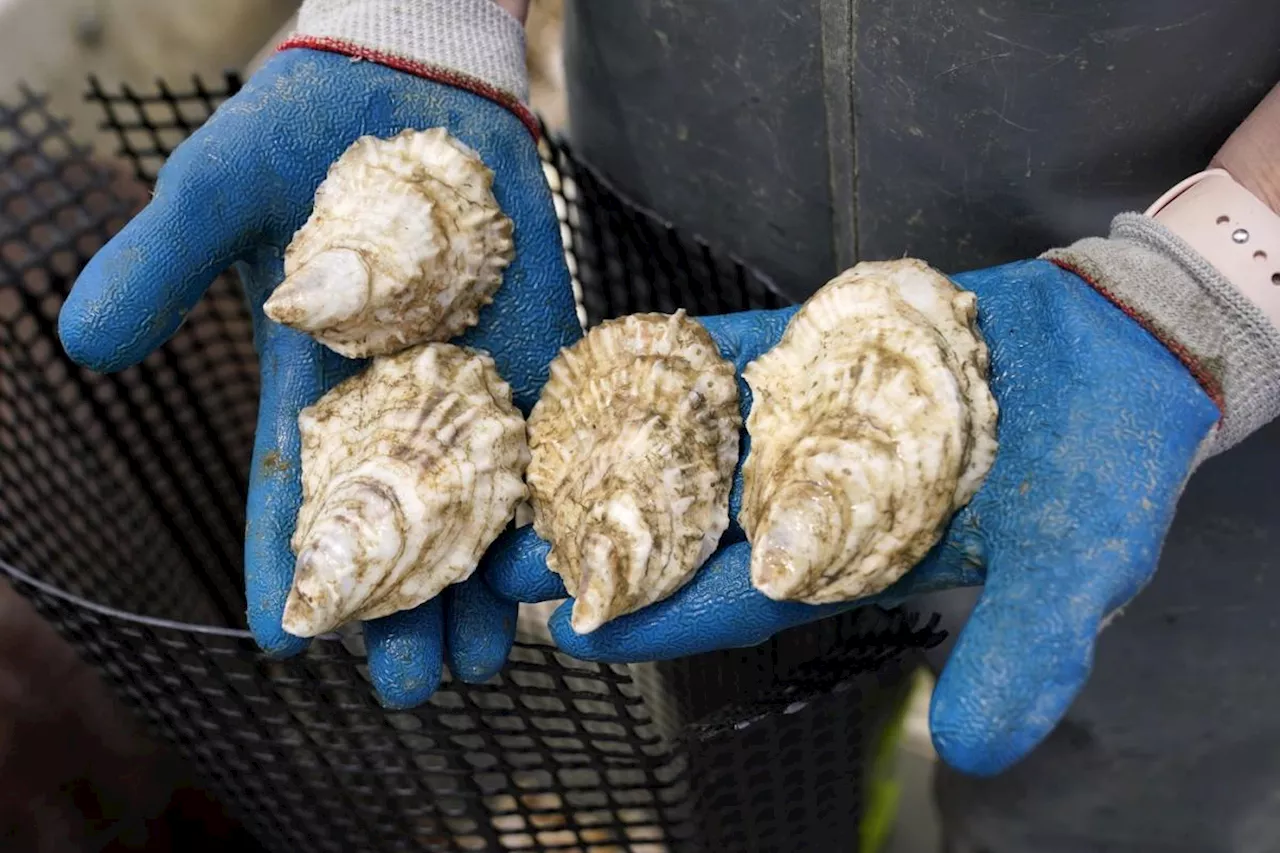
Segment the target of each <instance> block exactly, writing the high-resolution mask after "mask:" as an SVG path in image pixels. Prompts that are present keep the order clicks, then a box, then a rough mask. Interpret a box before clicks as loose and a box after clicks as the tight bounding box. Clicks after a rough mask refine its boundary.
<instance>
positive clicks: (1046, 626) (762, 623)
mask: <svg viewBox="0 0 1280 853" xmlns="http://www.w3.org/2000/svg"><path fill="white" fill-rule="evenodd" d="M954 280H955V281H956V282H957V283H958V284H959V285H960V286H961V287H964V288H966V289H969V290H972V291H974V292H975V293H976V294H977V296H978V305H979V320H980V325H981V328H982V331H983V334H984V336H985V337H986V339H987V342H988V343H989V345H990V347H991V365H992V375H991V385H992V390H993V392H994V394H995V396H996V399H997V401H998V402H999V404H1000V424H999V439H1000V450H999V454H998V456H997V458H996V462H995V465H994V466H993V468H992V470H991V472H990V473H989V475H988V476H987V479H986V481H985V482H984V483H983V486H982V488H981V489H980V490H979V492H978V494H977V495H976V496H975V497H974V499H973V500H972V501H971V502H970V503H969V505H968V506H966V507H965V508H964V509H962V510H961V511H960V512H959V513H957V514H956V516H955V518H953V519H952V522H951V524H950V526H949V527H948V530H947V533H946V536H945V538H944V539H943V541H942V542H940V543H939V544H938V546H937V547H935V548H934V549H933V551H931V552H930V554H929V555H928V556H927V557H926V559H925V560H924V561H923V562H922V563H921V564H920V565H919V566H917V567H916V568H915V569H913V570H912V571H911V572H910V573H909V574H908V575H907V576H906V577H904V578H903V579H902V580H901V581H899V582H898V583H897V584H896V585H895V586H893V587H891V588H890V589H889V590H886V591H885V592H884V593H882V594H880V595H877V596H874V597H871V598H867V599H863V600H861V601H858V602H856V603H852V604H845V605H825V606H821V607H814V606H809V605H804V604H796V603H782V602H775V601H772V600H770V599H768V598H766V597H765V596H764V595H762V594H760V593H758V592H756V591H755V590H754V589H753V588H752V587H751V582H750V576H749V571H748V565H749V556H750V550H749V546H748V544H747V543H746V542H745V537H744V536H743V534H742V530H741V528H739V527H737V526H736V525H735V526H732V527H731V528H730V529H729V531H728V532H727V533H726V534H725V537H724V539H723V540H722V542H721V546H720V549H719V550H718V551H717V553H716V554H715V555H713V556H712V558H711V560H710V561H708V563H707V564H706V565H705V566H704V567H703V568H702V569H701V571H699V573H698V574H697V575H696V576H695V578H694V580H693V581H692V582H690V584H689V585H688V586H686V587H684V588H683V589H682V590H680V591H679V592H678V593H677V594H676V595H674V596H672V597H671V598H670V599H668V600H666V601H664V602H660V603H658V604H656V605H653V606H651V607H649V608H646V609H644V610H642V611H639V612H637V613H634V614H631V615H629V616H625V617H623V618H621V619H618V620H617V621H615V622H612V623H610V624H608V625H606V626H604V627H603V628H601V629H599V630H597V631H595V632H593V633H592V634H590V635H587V636H579V635H578V634H575V633H574V632H573V630H572V628H570V626H569V610H570V607H571V602H570V603H566V604H565V605H563V606H562V607H560V608H559V609H558V610H557V611H556V613H555V615H554V616H553V618H552V620H551V630H552V635H553V637H554V638H555V641H556V643H557V644H558V645H559V646H560V647H561V648H562V649H564V650H565V651H566V652H567V653H569V654H571V655H574V656H577V657H581V658H585V659H591V660H600V661H611V662H628V661H645V660H655V659H670V658H675V657H683V656H685V655H690V654H696V653H699V652H704V651H709V650H712V649H721V648H733V647H743V646H752V645H755V644H757V643H759V642H761V641H763V640H765V639H766V638H768V637H770V636H772V635H774V634H776V633H778V632H779V631H781V630H783V629H785V628H788V627H791V626H794V625H797V624H801V623H804V622H809V621H812V620H814V619H820V618H823V617H825V616H829V615H832V614H834V613H838V612H840V611H841V610H845V609H848V608H849V607H854V606H862V605H865V604H869V603H881V604H896V603H900V602H902V601H903V600H905V599H906V598H908V597H910V596H912V595H915V594H917V593H921V592H927V591H931V590H939V589H946V588H953V587H957V586H971V585H975V584H985V588H984V590H983V593H982V596H981V601H980V603H979V604H978V607H977V609H976V610H975V612H974V614H973V616H972V618H971V619H970V621H969V624H968V625H967V626H966V627H965V629H964V631H963V634H962V636H961V637H960V639H959V642H958V644H957V646H956V648H955V651H954V653H953V654H952V656H951V658H950V660H949V662H948V664H947V666H946V668H945V671H944V672H943V674H942V677H941V679H940V681H939V684H938V687H937V689H936V691H935V693H934V698H933V706H932V710H931V727H932V731H933V738H934V742H935V745H936V747H937V749H938V752H939V754H940V755H941V756H942V758H943V759H944V760H945V761H947V762H948V763H949V764H951V765H952V766H954V767H956V768H957V769H960V770H962V771H966V772H970V773H975V774H990V773H995V772H999V771H1000V770H1003V769H1004V768H1006V767H1008V766H1009V765H1011V764H1012V763H1014V762H1015V761H1016V760H1018V759H1019V758H1020V757H1022V756H1024V755H1026V754H1027V753H1028V752H1029V751H1030V750H1031V749H1032V748H1034V746H1035V745H1036V744H1037V743H1039V742H1040V741H1041V740H1042V739H1043V738H1044V736H1045V735H1047V734H1048V733H1049V731H1050V730H1051V729H1052V728H1053V727H1054V726H1055V725H1056V724H1057V722H1058V721H1059V720H1060V719H1061V718H1062V715H1063V714H1064V713H1065V711H1066V709H1067V707H1068V705H1069V704H1070V703H1071V701H1072V699H1073V698H1074V696H1075V695H1076V693H1077V692H1078V691H1079V689H1080V687H1081V686H1083V684H1084V681H1085V679H1086V678H1087V677H1088V673H1089V669H1090V665H1091V661H1092V655H1093V644H1094V640H1095V637H1096V636H1097V633H1098V631H1099V627H1100V624H1101V622H1102V620H1103V618H1104V617H1105V616H1107V615H1108V614H1110V613H1112V612H1113V611H1114V610H1115V609H1116V608H1118V607H1120V606H1122V605H1123V604H1125V603H1126V602H1128V601H1129V600H1130V599H1132V598H1133V597H1134V595H1136V594H1137V593H1138V591H1139V590H1140V589H1141V588H1142V586H1143V585H1144V584H1145V583H1146V582H1147V581H1148V580H1149V578H1150V577H1151V574H1152V573H1153V572H1154V571H1155V567H1156V562H1157V559H1158V557H1159V551H1160V545H1161V542H1162V540H1163V538H1164V535H1165V532H1166V531H1167V529H1168V527H1169V523H1170V521H1171V520H1172V518H1173V512H1174V507H1175V505H1176V504H1177V500H1178V497H1179V495H1180V494H1181V491H1182V488H1183V485H1184V483H1185V481H1186V478H1187V477H1188V475H1189V472H1190V471H1191V468H1192V462H1193V459H1194V457H1195V454H1196V450H1197V448H1198V447H1199V445H1200V443H1201V442H1202V441H1203V440H1204V438H1205V437H1206V436H1207V435H1208V434H1209V431H1210V430H1211V429H1212V427H1213V425H1214V424H1215V423H1216V422H1217V420H1218V417H1219V413H1218V410H1217V408H1216V407H1215V406H1214V405H1213V403H1212V402H1211V401H1210V399H1209V397H1208V396H1207V395H1206V394H1205V393H1204V391H1203V390H1202V389H1201V387H1200V386H1199V385H1198V384H1197V383H1196V381H1195V379H1194V378H1193V377H1192V376H1191V374H1190V373H1189V372H1188V371H1187V370H1186V368H1184V367H1183V366H1182V364H1181V363H1180V362H1179V361H1178V360H1177V359H1176V358H1174V357H1173V355H1172V354H1170V353H1169V351H1168V350H1166V349H1165V348H1164V347H1163V346H1162V345H1161V344H1160V343H1159V342H1158V341H1157V340H1156V339H1155V338H1154V337H1152V336H1151V335H1150V334H1149V333H1148V332H1147V331H1146V330H1144V329H1143V328H1142V327H1141V326H1139V325H1138V324H1137V323H1135V322H1133V321H1132V320H1130V319H1129V318H1127V317H1126V316H1125V315H1124V314H1122V313H1121V312H1120V311H1119V310H1117V309H1116V308H1115V307H1114V306H1112V305H1111V304H1110V303H1108V302H1107V301H1106V300H1105V299H1104V298H1103V297H1102V296H1100V295H1099V294H1098V293H1097V292H1096V291H1094V290H1093V289H1092V288H1090V287H1089V286H1088V285H1086V284H1085V283H1084V282H1083V281H1081V280H1080V279H1079V278H1077V277H1076V276H1074V275H1072V274H1070V273H1068V272H1066V271H1065V270H1063V269H1061V268H1059V267H1057V266H1054V265H1053V264H1050V263H1048V262H1046V261H1027V262H1021V263H1016V264H1010V265H1006V266H1001V267H996V268H992V269H986V270H980V271H977V272H972V273H968V274H965V275H961V276H956V277H955V279H954ZM795 310H796V309H794V308H790V309H784V310H782V311H758V312H747V313H742V314H734V315H726V316H719V317H706V318H703V319H702V322H703V324H704V325H705V326H706V327H707V329H708V331H710V332H711V334H712V336H713V337H714V338H715V339H716V341H717V343H718V344H719V346H720V349H721V351H722V352H723V353H724V355H725V356H726V357H727V358H729V359H731V360H733V362H734V363H735V365H736V366H737V368H738V370H739V372H741V369H742V367H743V366H744V365H745V364H746V363H747V362H749V361H751V360H752V359H754V358H756V357H757V356H758V355H760V354H761V353H763V352H764V351H766V350H767V349H769V348H770V347H772V346H773V345H774V344H775V343H776V342H777V341H778V339H779V338H780V336H781V334H782V331H783V329H784V327H785V325H786V322H787V320H788V319H789V318H790V317H791V315H792V314H793V313H794V311H795ZM739 391H740V393H741V394H742V401H743V409H744V414H745V412H746V411H747V410H749V408H750V404H751V397H750V390H749V389H748V388H747V386H746V385H745V383H743V382H742V381H741V379H739ZM747 453H749V447H748V446H746V445H744V452H743V454H742V456H743V458H744V459H745V457H746V455H747ZM741 489H742V483H741V475H740V472H739V475H738V477H737V479H736V482H735V486H734V491H733V495H732V496H731V499H730V512H731V513H733V514H735V515H736V513H737V510H738V508H739V505H740V500H741ZM535 540H536V537H534V536H533V535H532V533H531V532H529V531H521V532H520V533H518V534H516V535H513V536H511V537H508V538H507V539H505V540H503V541H501V542H500V543H499V544H498V545H497V546H495V549H494V550H493V551H491V554H490V557H491V559H490V562H489V564H488V567H487V572H488V575H487V578H488V582H489V584H490V586H491V587H493V588H494V589H495V590H497V591H498V592H499V593H500V594H502V595H506V596H508V597H510V598H512V599H513V600H519V601H536V600H550V599H555V598H559V597H563V596H564V595H565V592H564V587H563V586H562V585H561V584H559V582H558V579H557V578H556V577H555V576H554V575H552V574H550V572H548V571H547V570H546V568H545V565H544V563H543V560H544V558H545V554H546V546H545V544H542V543H539V542H537V541H535Z"/></svg>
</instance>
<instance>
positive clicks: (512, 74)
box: [279, 0, 538, 136]
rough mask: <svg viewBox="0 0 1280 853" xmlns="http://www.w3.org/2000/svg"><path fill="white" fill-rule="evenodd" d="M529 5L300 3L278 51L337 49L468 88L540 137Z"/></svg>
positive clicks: (489, 1) (469, 0)
mask: <svg viewBox="0 0 1280 853" xmlns="http://www.w3.org/2000/svg"><path fill="white" fill-rule="evenodd" d="M521 6H523V7H526V9H525V10H522V9H520V8H519V7H521ZM527 6H528V2H527V0H502V2H497V0H404V2H400V3H386V2H383V0H303V3H302V6H301V8H299V10H298V25H297V28H296V30H295V31H294V33H293V34H292V35H291V36H290V37H289V38H288V39H286V40H285V41H284V42H283V43H282V44H281V45H280V46H279V49H280V50H287V49H289V48H309V49H313V50H324V51H329V52H333V53H340V54H343V55H346V56H350V57H353V58H357V59H365V60H368V61H371V62H376V63H378V64H380V65H386V66H388V67H390V68H395V69H397V70H399V71H403V72H406V73H409V74H413V75H415V76H418V77H422V78H424V79H427V80H433V81H435V82H438V83H443V84H446V85H449V86H453V87H455V88H459V89H465V90H467V91H470V92H473V93H475V94H477V95H480V96H482V97H485V98H487V99H489V100H491V101H494V102H496V103H498V104H500V105H501V106H503V107H505V108H506V109H508V110H510V111H512V112H513V113H515V114H516V115H517V116H519V118H520V119H521V121H523V122H524V124H525V126H526V127H528V128H529V130H530V132H531V133H533V134H534V136H537V134H538V123H537V119H536V118H534V116H533V114H532V113H531V112H530V111H529V108H528V106H527V101H528V96H529V81H528V75H527V72H526V70H525V41H524V27H523V25H522V24H521V22H520V20H519V17H518V13H519V12H521V11H527Z"/></svg>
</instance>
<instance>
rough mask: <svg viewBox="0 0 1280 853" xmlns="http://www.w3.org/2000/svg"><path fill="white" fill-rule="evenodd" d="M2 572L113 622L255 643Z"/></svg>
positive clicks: (8, 569) (9, 567) (234, 631)
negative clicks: (147, 614) (129, 609)
mask: <svg viewBox="0 0 1280 853" xmlns="http://www.w3.org/2000/svg"><path fill="white" fill-rule="evenodd" d="M0 571H2V572H4V573H5V574H6V575H8V576H9V577H10V578H11V579H13V580H16V581H18V582H20V583H22V584H25V585H27V586H31V587H35V588H36V589H38V590H40V591H41V592H43V593H45V594H46V595H51V596H53V597H54V598H58V599H60V600H62V601H65V602H68V603H69V604H73V605H75V606H76V607H78V608H81V609H83V610H90V611H92V612H94V613H97V614H98V615H100V616H106V617H109V618H111V619H118V620H121V621H124V622H133V623H135V624H139V625H146V626H147V627H149V628H161V629H164V630H169V631H186V632H188V633H196V634H212V635H215V636H219V637H230V638H233V639H237V640H252V639H253V634H251V633H250V632H248V631H243V630H240V629H238V628H223V627H221V626H218V625H200V624H198V623H195V622H178V621H176V620H173V619H161V618H159V617H156V616H143V615H142V614H140V613H130V612H129V611H127V610H120V609H118V608H115V607H110V606H108V605H106V604H100V603H99V602H96V601H92V600H90V599H88V598H84V597H82V596H79V595H76V594H75V593H72V592H68V591H66V590H65V589H61V588H59V587H57V586H55V585H53V584H51V583H49V582H48V581H43V580H40V579H39V578H36V577H32V576H31V575H29V574H27V573H26V572H24V571H22V570H21V569H19V568H18V567H17V566H14V565H13V564H11V563H9V562H6V561H5V560H4V559H0ZM312 639H314V640H325V641H339V642H340V641H341V639H342V638H341V637H339V636H338V635H337V634H333V633H330V634H321V635H320V636H318V637H314V638H312Z"/></svg>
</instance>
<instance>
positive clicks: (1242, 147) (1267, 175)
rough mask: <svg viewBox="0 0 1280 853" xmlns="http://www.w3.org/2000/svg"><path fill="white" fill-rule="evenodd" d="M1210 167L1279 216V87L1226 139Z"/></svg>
mask: <svg viewBox="0 0 1280 853" xmlns="http://www.w3.org/2000/svg"><path fill="white" fill-rule="evenodd" d="M1210 165H1211V167H1213V168H1217V169H1223V170H1225V171H1226V172H1227V173H1229V174H1230V175H1231V177H1233V178H1235V180H1236V181H1237V182H1239V183H1240V185H1241V186H1243V187H1244V188H1245V189H1247V190H1248V191H1249V192H1251V193H1252V194H1253V195H1254V196H1256V197H1257V198H1258V200H1259V201H1261V202H1262V203H1263V204H1265V205H1267V207H1269V208H1271V210H1272V211H1273V212H1275V213H1277V214H1280V86H1276V87H1275V88H1274V89H1272V90H1271V92H1270V94H1268V95H1267V96H1266V97H1265V98H1263V99H1262V103H1260V104H1258V106H1257V107H1256V108H1255V109H1254V111H1253V112H1252V113H1250V114H1249V117H1248V118H1246V119H1245V120H1244V122H1243V123H1242V124H1241V125H1240V126H1239V127H1238V128H1236V130H1235V132H1234V133H1232V134H1231V136H1230V137H1228V138H1227V141H1226V142H1225V143H1223V145H1222V147H1221V148H1220V149H1218V153H1217V154H1215V155H1214V157H1213V161H1212V162H1211V163H1210Z"/></svg>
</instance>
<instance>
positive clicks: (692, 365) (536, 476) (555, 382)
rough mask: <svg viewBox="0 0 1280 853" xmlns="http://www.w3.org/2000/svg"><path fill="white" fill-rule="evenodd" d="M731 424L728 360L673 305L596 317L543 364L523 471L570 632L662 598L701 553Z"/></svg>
mask: <svg viewBox="0 0 1280 853" xmlns="http://www.w3.org/2000/svg"><path fill="white" fill-rule="evenodd" d="M741 426H742V415H741V413H740V411H739V410H738V391H737V385H736V383H735V381H734V371H733V365H732V364H730V363H729V362H728V361H725V360H724V359H723V358H722V357H721V356H720V353H719V351H718V350H717V349H716V345H715V341H713V340H712V339H711V336H710V335H708V334H707V331H706V329H704V328H702V326H701V324H699V323H697V322H696V321H694V320H692V319H690V318H688V317H687V316H685V313H684V312H683V311H679V312H677V313H675V314H674V315H665V314H639V315H634V316H630V317H625V318H622V319H619V320H611V321H608V322H605V323H602V324H600V325H599V326H597V327H595V328H594V329H592V330H591V331H590V332H589V333H588V334H587V335H586V336H585V337H584V338H582V339H581V340H580V341H579V342H578V343H576V344H574V345H573V346H572V347H568V348H567V349H564V350H562V351H561V352H560V355H559V356H558V357H557V358H556V359H555V361H553V362H552V363H551V377H550V379H549V380H548V381H547V384H546V387H545V388H544V389H543V391H542V396H541V399H539V401H538V404H537V405H536V406H534V408H533V412H532V414H530V416H529V449H530V452H531V454H532V455H531V460H530V462H529V470H528V482H529V490H530V496H531V499H532V503H533V511H534V521H533V525H534V530H535V531H536V532H537V533H538V535H539V536H541V537H542V538H543V539H545V540H547V541H548V542H550V543H551V553H550V555H549V556H548V557H547V565H548V566H549V567H550V569H551V571H553V572H555V573H556V574H558V575H560V576H561V577H562V578H564V582H565V587H566V589H567V590H568V591H569V594H570V595H572V596H574V597H575V599H576V601H575V603H574V607H573V618H572V625H573V628H574V630H575V631H577V632H579V633H582V634H585V633H589V632H590V631H594V630H595V629H596V628H598V627H599V626H601V625H603V624H604V623H605V622H607V621H609V620H610V619H613V618H615V617H618V616H621V615H623V614H626V613H631V612H633V611H636V610H639V609H640V608H642V607H644V606H646V605H649V604H652V603H653V602H655V601H659V600H661V599H663V598H666V597H667V596H669V595H671V594H672V593H674V592H675V591H676V590H678V589H679V588H680V587H682V586H683V585H684V584H685V583H687V582H688V580H689V579H690V578H691V577H692V576H693V573H694V572H695V571H697V569H698V567H699V566H701V565H702V563H703V562H704V561H705V560H706V559H707V557H709V556H710V555H711V552H712V551H714V550H715V547H716V543H717V542H719V541H720V535H721V534H722V533H724V531H725V528H726V527H727V526H728V524H729V488H730V486H731V483H732V477H733V469H734V466H735V464H736V463H737V459H738V432H739V430H740V429H741Z"/></svg>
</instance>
